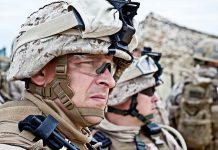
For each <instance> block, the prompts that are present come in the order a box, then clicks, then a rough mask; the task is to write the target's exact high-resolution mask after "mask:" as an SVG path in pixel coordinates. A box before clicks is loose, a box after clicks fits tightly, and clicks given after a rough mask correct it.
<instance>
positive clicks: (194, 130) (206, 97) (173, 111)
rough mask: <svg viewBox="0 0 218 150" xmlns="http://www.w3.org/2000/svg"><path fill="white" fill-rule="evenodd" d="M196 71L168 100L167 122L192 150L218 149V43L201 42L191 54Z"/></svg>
mask: <svg viewBox="0 0 218 150" xmlns="http://www.w3.org/2000/svg"><path fill="white" fill-rule="evenodd" d="M193 58H194V62H195V68H194V70H193V72H190V73H189V78H188V79H187V80H185V81H181V82H179V83H178V84H176V85H175V86H174V87H173V89H172V92H171V95H170V97H169V101H170V106H169V108H170V114H169V117H170V121H171V124H172V125H173V126H175V127H176V128H178V130H179V131H180V132H181V133H182V135H183V136H184V138H185V140H186V142H187V145H188V147H189V148H190V149H193V150H215V149H217V147H218V128H217V127H218V122H217V116H218V115H217V113H218V105H217V104H218V103H217V100H218V94H217V93H218V92H217V85H218V80H217V78H218V41H217V40H214V39H206V40H203V41H201V42H200V43H199V44H198V45H197V46H196V49H195V50H194V54H193Z"/></svg>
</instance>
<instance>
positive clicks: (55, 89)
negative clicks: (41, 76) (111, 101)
mask: <svg viewBox="0 0 218 150" xmlns="http://www.w3.org/2000/svg"><path fill="white" fill-rule="evenodd" d="M26 85H27V86H26V88H27V90H28V91H31V92H32V93H36V94H39V95H41V96H42V97H47V98H49V99H52V100H54V99H55V98H59V99H60V101H61V103H62V104H63V105H64V107H65V108H67V109H68V110H69V113H70V115H68V117H70V119H71V120H74V121H75V122H77V123H78V124H80V125H81V126H83V127H87V126H88V127H89V126H93V125H96V124H98V123H96V124H93V123H90V122H88V121H86V120H85V119H84V116H97V117H101V118H104V110H101V109H98V108H86V107H83V108H79V107H76V106H75V105H74V104H73V102H72V100H71V99H72V97H73V96H74V92H73V90H72V89H71V88H70V87H69V79H68V75H67V55H64V56H61V57H59V58H58V63H57V66H56V74H55V78H54V80H53V81H52V82H51V83H50V84H49V85H47V86H46V87H40V86H37V85H35V84H33V83H31V82H28V83H27V84H26Z"/></svg>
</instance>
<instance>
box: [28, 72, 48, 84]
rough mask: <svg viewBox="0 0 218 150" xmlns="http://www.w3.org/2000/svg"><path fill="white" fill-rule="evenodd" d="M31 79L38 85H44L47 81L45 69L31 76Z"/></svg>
mask: <svg viewBox="0 0 218 150" xmlns="http://www.w3.org/2000/svg"><path fill="white" fill-rule="evenodd" d="M31 81H32V82H33V83H35V84H36V85H39V86H43V85H45V83H46V77H45V70H44V69H42V70H40V71H39V73H37V74H36V75H34V76H32V77H31Z"/></svg>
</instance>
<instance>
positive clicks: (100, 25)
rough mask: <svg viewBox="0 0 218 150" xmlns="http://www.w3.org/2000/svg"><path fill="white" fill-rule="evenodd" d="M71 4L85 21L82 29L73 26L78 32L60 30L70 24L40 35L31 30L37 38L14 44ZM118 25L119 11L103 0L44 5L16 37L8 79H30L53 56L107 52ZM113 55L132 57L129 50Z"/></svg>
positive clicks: (68, 7)
mask: <svg viewBox="0 0 218 150" xmlns="http://www.w3.org/2000/svg"><path fill="white" fill-rule="evenodd" d="M96 4H98V5H96ZM72 7H75V9H76V10H77V11H78V13H79V14H80V16H81V18H82V20H83V22H84V24H85V30H84V31H83V32H82V31H81V30H79V29H77V28H73V29H75V30H76V31H77V32H76V33H75V32H73V33H72V34H69V33H67V34H65V32H63V31H68V30H71V28H72V27H70V28H68V29H67V28H66V29H64V30H63V31H62V32H61V31H60V32H58V33H56V34H53V35H51V36H45V37H43V38H39V37H38V36H40V35H38V34H39V33H38V32H34V33H32V34H31V35H33V36H34V37H38V39H37V38H36V40H33V41H28V38H25V39H27V42H26V43H25V42H24V44H23V45H21V46H20V47H17V46H16V43H18V44H19V42H20V41H19V40H22V36H23V35H25V33H26V32H28V31H29V30H31V29H32V28H35V27H37V26H40V25H42V24H43V23H46V22H50V21H52V20H55V19H57V18H58V17H61V16H62V15H64V14H66V13H70V12H69V11H68V10H72ZM92 7H93V8H92ZM96 11H97V12H98V13H96ZM71 13H73V12H71ZM65 20H66V19H65ZM68 20H69V19H68ZM63 22H65V21H64V19H63ZM66 24H67V22H66ZM67 25H68V24H67ZM56 26H57V24H56V23H54V24H53V25H52V27H50V28H55V29H57V30H58V29H59V28H58V27H56ZM121 27H122V21H121V20H119V13H118V11H117V10H116V9H115V8H114V7H113V6H112V5H111V4H110V3H109V2H108V1H106V0H94V1H90V0H83V1H79V0H74V1H72V5H71V4H69V3H67V2H66V1H59V2H53V3H51V4H48V5H45V6H44V7H43V8H40V9H39V10H38V11H36V12H34V13H32V14H31V15H30V16H29V17H28V19H27V21H26V22H25V23H24V24H23V25H22V28H21V31H20V33H19V36H18V37H17V38H16V40H15V42H14V48H15V49H14V50H13V54H12V60H13V61H12V63H11V66H10V68H9V72H8V77H7V79H8V80H17V79H23V78H29V77H30V76H32V75H34V74H36V73H37V72H38V71H39V70H40V69H42V68H43V67H44V66H45V65H46V64H47V63H48V62H49V61H51V60H52V59H53V58H54V57H58V56H61V55H65V54H70V53H89V54H108V47H109V46H110V45H111V43H110V42H109V41H110V40H109V36H110V35H112V34H114V33H116V32H118V31H119V30H120V29H121ZM40 31H41V32H42V33H44V32H45V33H46V32H47V30H46V28H43V29H40ZM41 32H40V33H41ZM78 33H79V34H78ZM48 35H49V33H48ZM105 37H107V38H105ZM100 39H101V40H100ZM104 39H107V40H104ZM131 45H133V46H131V47H132V48H134V47H136V45H137V40H135V39H134V40H132V43H131ZM132 50H133V49H132ZM114 56H115V57H118V58H121V59H122V60H128V61H129V60H131V56H130V55H129V54H128V53H126V52H125V51H123V50H119V49H117V50H116V53H115V54H114ZM30 62H31V63H30Z"/></svg>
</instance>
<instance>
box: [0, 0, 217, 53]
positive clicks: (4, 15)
mask: <svg viewBox="0 0 218 150" xmlns="http://www.w3.org/2000/svg"><path fill="white" fill-rule="evenodd" d="M51 1H52V0H5V1H3V0H1V1H0V49H1V48H3V47H6V49H7V55H9V54H10V47H11V42H12V40H13V38H14V37H15V36H16V35H17V34H18V32H19V29H20V26H21V24H22V23H24V22H25V20H26V18H27V17H28V16H29V15H30V14H31V13H32V12H34V11H36V10H38V8H39V7H41V6H43V5H44V4H46V3H48V2H51ZM135 1H136V0H135ZM139 1H140V3H141V6H140V8H139V11H138V15H137V16H136V20H138V21H142V20H143V19H145V17H146V16H147V15H148V14H149V13H150V12H154V13H156V14H158V15H161V16H163V17H165V18H167V19H169V20H171V21H173V22H175V23H177V24H179V25H182V26H186V27H188V28H192V29H196V30H199V31H202V32H206V33H209V34H214V35H218V0H201V1H200V0H139Z"/></svg>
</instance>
